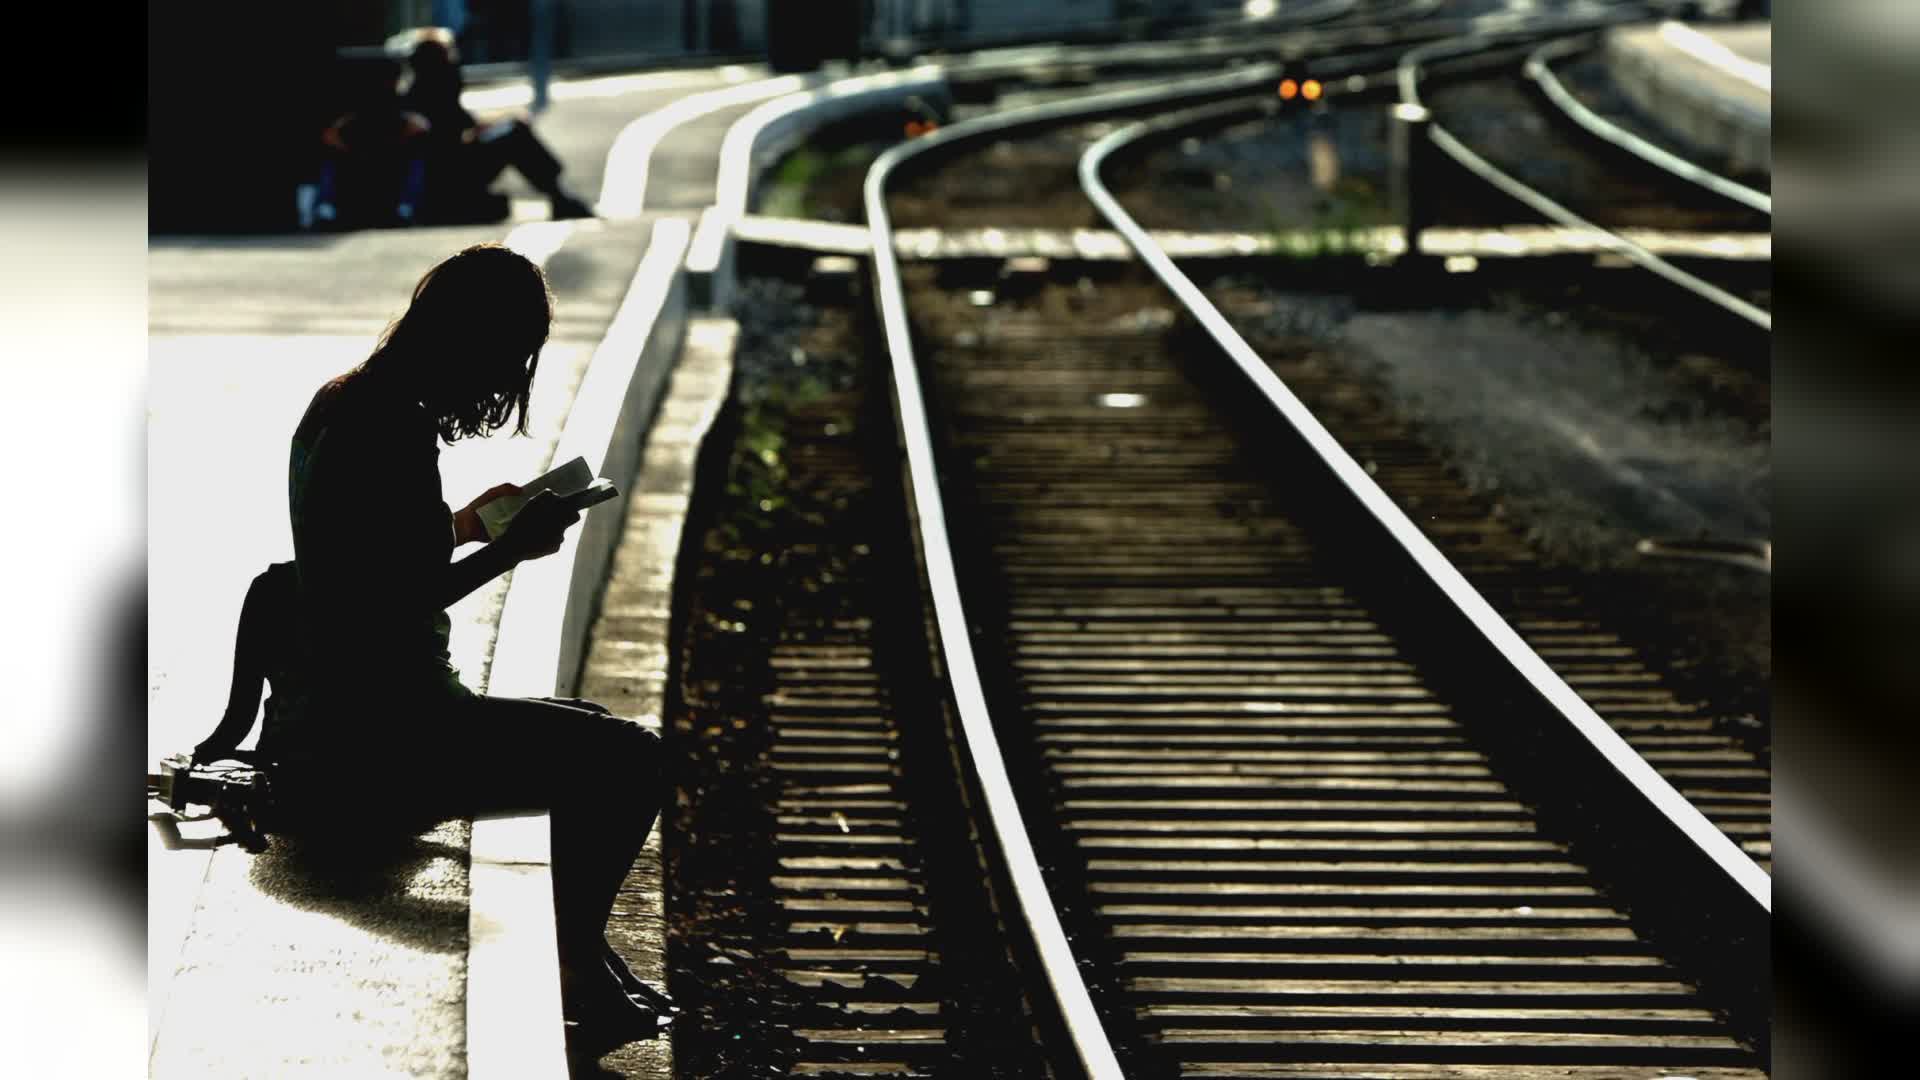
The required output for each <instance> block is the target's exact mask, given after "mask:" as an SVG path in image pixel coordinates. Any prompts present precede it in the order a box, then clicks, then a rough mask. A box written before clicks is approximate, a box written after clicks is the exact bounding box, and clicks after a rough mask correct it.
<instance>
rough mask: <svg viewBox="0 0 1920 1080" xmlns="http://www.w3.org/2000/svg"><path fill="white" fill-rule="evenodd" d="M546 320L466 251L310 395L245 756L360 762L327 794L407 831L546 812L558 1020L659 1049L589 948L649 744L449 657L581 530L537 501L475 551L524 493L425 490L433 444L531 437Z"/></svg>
mask: <svg viewBox="0 0 1920 1080" xmlns="http://www.w3.org/2000/svg"><path fill="white" fill-rule="evenodd" d="M552 322H553V297H552V293H551V291H550V289H549V287H548V284H547V281H546V278H545V275H544V274H543V273H542V272H541V270H540V268H539V267H538V266H537V265H535V264H534V263H532V262H531V261H529V260H528V259H526V258H525V257H523V256H521V255H519V254H518V253H516V252H514V251H511V250H509V249H507V248H505V247H501V246H499V245H497V244H480V245H476V246H474V247H470V248H467V249H466V250H463V251H461V252H459V253H458V254H456V255H453V256H452V257H450V258H448V259H446V260H445V261H443V262H441V263H440V264H439V265H437V266H435V267H434V268H433V269H431V270H429V271H428V272H427V274H426V275H425V276H424V277H422V278H421V279H420V282H419V284H418V286H416V287H415V289H414V291H413V300H412V303H411V304H410V306H409V307H408V308H407V310H406V313H405V314H404V315H402V316H401V317H400V319H399V320H398V321H396V322H395V323H394V324H393V325H392V326H390V327H389V328H388V329H387V331H386V333H385V334H384V335H383V336H382V337H381V339H380V341H379V343H378V345H377V346H376V347H375V349H374V351H373V354H372V355H371V356H370V357H368V358H367V360H366V361H365V362H364V363H362V364H360V365H359V366H358V367H356V368H354V369H353V370H351V371H349V372H347V373H346V374H344V375H341V376H339V377H337V378H335V379H333V380H332V381H330V382H328V383H327V384H326V385H324V386H322V387H321V388H320V390H319V392H318V393H316V394H315V395H314V398H313V401H312V403H311V404H310V405H309V406H308V408H307V411H306V415H305V416H304V417H302V419H301V420H300V423H299V426H298V427H297V428H296V430H295V431H294V434H293V442H292V452H291V456H290V461H289V470H288V494H289V510H290V512H291V517H292V524H293V542H294V569H295V573H294V575H293V594H294V597H295V600H294V608H293V618H292V619H291V620H290V621H291V624H292V627H293V632H292V634H291V637H292V640H293V642H294V645H293V651H294V663H293V666H294V667H295V668H296V669H297V670H296V671H295V672H294V673H293V675H292V677H291V678H290V679H289V680H288V681H289V682H290V684H291V685H290V687H288V688H287V692H282V687H280V686H276V687H275V691H276V693H275V697H276V700H277V702H278V707H277V708H276V709H275V710H274V711H273V712H272V714H270V724H269V728H268V729H267V730H265V731H263V732H262V736H261V745H262V749H263V750H265V749H267V748H268V746H269V745H270V746H271V747H272V756H273V757H274V758H275V759H276V760H280V761H289V762H300V761H306V762H335V763H338V762H341V761H358V762H364V763H366V767H364V768H362V769H357V770H355V772H356V774H357V775H361V776H363V777H364V779H362V780H360V781H358V782H356V783H355V784H353V785H352V787H353V790H351V791H350V792H345V793H342V794H341V795H340V798H341V799H343V800H348V801H360V800H369V801H370V803H371V805H372V806H373V807H375V808H376V810H377V812H379V813H382V814H388V813H390V814H391V815H392V816H394V817H395V818H398V819H401V820H409V821H426V822H427V823H431V822H433V821H436V820H442V819H445V818H449V817H454V816H471V815H474V814H480V813H487V812H498V811H510V810H530V809H546V810H550V811H551V812H552V822H553V825H552V829H553V874H554V905H555V910H556V916H557V922H558V928H559V937H560V942H559V944H560V954H561V955H560V960H561V982H562V989H563V993H564V996H565V1005H566V1013H567V1016H568V1018H569V1020H570V1021H572V1022H575V1023H576V1024H578V1025H580V1026H581V1028H582V1029H586V1030H591V1031H592V1032H594V1033H595V1034H596V1036H598V1035H605V1034H611V1035H614V1036H616V1041H622V1040H624V1039H625V1038H632V1037H646V1036H649V1035H652V1034H654V1033H655V1032H656V1031H657V1030H658V1026H659V1023H660V1022H661V1021H660V1018H661V1017H662V1016H664V1015H665V1013H666V1011H667V1010H668V1009H669V1007H670V1005H669V1003H667V1002H666V1001H665V999H664V998H663V997H662V996H661V995H659V993H658V992H657V991H654V990H652V989H651V988H649V987H647V986H646V985H645V984H644V983H641V982H640V980H638V979H637V978H635V977H634V976H633V974H632V973H631V972H630V971H629V970H628V969H627V967H626V965H625V964H624V963H623V962H622V961H621V960H620V958H619V957H618V955H617V954H615V953H614V951H613V949H612V948H611V947H610V946H609V945H608V944H607V941H606V938H605V936H604V935H605V927H606V921H607V917H608V914H609V912H610V911H611V909H612V906H613V903H614V899H615V895H616V893H617V891H618V889H619V888H620V885H621V882H622V881H623V880H624V878H625V877H626V875H627V872H628V870H629V869H630V867H631V866H632V863H633V860H634V857H635V855H636V854H638V852H639V850H640V847H641V845H642V844H643V843H644V842H645V840H646V837H647V834H648V832H649V831H650V830H651V829H652V827H653V822H654V819H655V817H656V815H657V814H658V813H659V810H660V806H661V802H662V796H663V790H664V781H663V778H662V765H661V750H660V745H659V739H658V737H657V736H655V735H654V734H653V733H652V732H650V731H648V730H647V729H645V728H643V727H641V726H640V725H639V724H638V723H635V722H633V721H630V720H626V719H622V718H620V717H617V716H614V715H612V714H611V713H610V712H608V710H606V709H605V708H602V707H601V706H599V705H596V704H593V703H591V702H586V701H580V700H577V699H559V698H509V697H495V696H488V695H481V694H476V693H474V692H473V691H472V690H470V689H468V688H467V686H466V685H465V684H464V683H462V681H461V679H460V676H459V673H458V672H457V671H456V670H455V669H454V668H453V666H452V665H451V663H450V662H449V659H450V657H449V652H448V636H449V629H450V623H449V620H448V616H447V611H446V609H447V608H448V607H449V606H450V605H452V604H453V603H454V602H455V601H457V600H459V599H460V598H462V597H464V596H466V595H467V594H469V593H471V592H473V591H474V590H475V589H477V588H479V587H480V586H482V585H484V584H486V583H487V582H489V581H491V580H493V579H494V578H495V577H498V576H499V575H501V574H503V573H505V572H507V571H508V570H511V569H513V568H514V567H515V566H517V565H518V564H520V563H522V562H525V561H527V560H529V559H537V558H541V557H543V556H546V555H551V554H553V553H554V552H555V551H557V550H558V549H559V548H560V545H561V541H562V538H563V537H564V535H565V533H566V530H567V529H568V528H569V527H570V526H572V525H573V524H574V523H575V522H576V521H578V520H579V512H578V511H576V510H575V509H573V508H572V507H571V506H570V505H569V504H568V502H567V501H566V500H565V499H564V498H563V497H561V496H558V495H556V494H554V493H553V492H552V491H542V492H539V493H538V494H535V495H534V496H533V497H532V498H531V499H529V500H528V501H527V502H526V504H525V506H524V507H523V508H522V509H521V510H520V511H519V513H518V514H517V515H515V516H514V517H513V518H512V520H511V522H510V523H509V524H507V525H506V526H505V529H504V531H503V532H501V534H500V535H499V537H498V538H497V539H494V540H492V541H491V542H488V541H487V539H486V537H487V533H486V529H485V526H484V524H483V523H482V521H481V520H480V516H479V513H478V510H479V507H481V506H482V505H484V504H486V503H487V502H489V501H491V500H492V499H494V498H496V497H499V496H501V495H504V494H516V493H518V488H517V487H516V486H515V485H512V484H501V485H498V486H495V487H493V488H491V489H490V490H488V491H486V492H484V493H482V494H481V495H480V496H479V497H478V498H476V499H474V500H473V502H471V503H469V504H467V505H466V506H464V507H462V508H461V509H459V510H453V509H451V508H450V507H449V506H448V504H447V503H446V502H445V501H444V500H443V498H442V494H441V484H440V473H439V453H440V449H439V444H440V442H441V441H442V440H445V441H447V442H452V441H454V440H457V439H463V438H471V437H474V436H485V435H491V434H493V433H495V432H498V431H500V430H501V429H503V428H507V427H512V428H513V429H514V430H515V431H516V432H518V433H519V434H525V433H526V425H527V405H528V399H529V395H530V392H531V388H532V385H533V378H534V371H535V368H536V365H537V363H538V360H539V354H540V350H541V348H542V346H543V345H544V344H545V342H546V340H547V334H548V331H549V328H550V327H551V326H552ZM474 544H480V545H482V546H479V547H475V548H473V549H472V550H471V551H469V552H468V553H466V554H464V555H461V556H459V557H458V558H456V557H455V556H456V553H457V552H458V551H459V549H461V548H463V547H468V546H469V545H474ZM296 779H297V777H296ZM309 781H310V782H313V783H317V782H319V781H317V780H315V779H314V778H313V777H311V776H310V777H309ZM363 812H364V811H363Z"/></svg>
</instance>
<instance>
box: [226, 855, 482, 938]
mask: <svg viewBox="0 0 1920 1080" xmlns="http://www.w3.org/2000/svg"><path fill="white" fill-rule="evenodd" d="M467 858H468V855H467V851H466V849H465V848H463V847H459V846H456V845H453V844H448V843H445V842H443V841H440V840H435V839H431V838H429V837H428V836H425V835H416V836H399V835H396V834H392V833H379V832H375V833H370V834H366V835H364V836H362V835H343V836H339V837H332V838H323V837H322V836H321V835H318V834H316V835H314V836H300V837H288V836H275V837H273V839H272V841H271V843H270V845H269V847H268V849H267V850H266V851H265V852H263V853H262V854H261V855H259V856H258V857H256V858H255V859H254V860H253V866H252V869H251V871H250V873H249V875H248V880H249V881H251V883H252V884H253V886H254V887H255V888H257V889H259V890H260V892H261V893H262V894H264V895H266V896H270V897H272V898H274V899H276V900H279V901H281V902H282V903H286V904H290V905H292V906H294V907H297V908H300V909H302V910H306V911H315V912H319V913H321V914H325V915H328V916H331V917H333V918H336V919H339V920H340V921H341V922H344V923H346V924H347V925H349V926H352V927H355V928H356V929H360V930H364V931H366V932H367V933H369V934H374V935H376V936H378V937H382V938H385V939H387V940H389V941H393V942H395V943H398V944H401V945H407V946H410V947H412V948H416V949H421V950H424V951H427V952H435V953H454V952H465V951H466V948H467V914H468V913H467V897H466V895H465V893H466V888H465V885H464V883H463V884H462V885H461V887H460V889H459V893H460V895H458V896H452V895H446V896H429V895H422V892H423V890H421V889H418V888H416V879H423V878H426V877H427V876H428V875H435V868H434V865H433V864H434V863H436V862H438V861H440V860H452V861H453V862H454V863H455V864H457V865H458V867H459V868H460V871H461V873H462V874H463V875H464V872H465V869H466V866H467ZM435 876H441V877H444V875H435ZM449 886H450V883H448V882H445V881H441V882H437V883H435V884H434V885H433V886H431V888H432V890H433V892H435V893H451V892H452V891H453V890H452V889H451V888H450V887H449Z"/></svg>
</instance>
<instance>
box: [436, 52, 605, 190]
mask: <svg viewBox="0 0 1920 1080" xmlns="http://www.w3.org/2000/svg"><path fill="white" fill-rule="evenodd" d="M410 64H411V66H412V69H413V82H412V85H411V86H410V87H409V88H408V90H407V92H406V94H405V96H404V97H403V98H402V104H403V105H404V106H405V107H406V108H407V109H409V110H411V111H413V112H416V113H419V114H420V115H421V116H424V117H426V118H427V123H428V124H429V128H428V131H427V136H426V141H427V202H428V206H429V208H430V210H431V212H432V214H433V216H434V217H436V218H439V219H442V220H461V219H468V218H473V217H487V216H490V215H489V214H488V210H487V207H488V200H489V199H490V198H491V196H489V194H488V187H489V185H491V184H492V183H493V181H494V178H495V177H497V176H499V175H500V173H501V171H502V170H504V169H505V168H506V167H507V166H509V165H511V166H513V168H514V169H516V170H518V171H519V173H520V175H521V176H524V177H526V179H527V182H528V183H530V184H532V185H533V186H534V188H535V189H536V190H538V191H539V192H540V193H541V194H543V195H545V196H546V197H547V199H548V201H549V203H550V205H551V209H552V212H553V216H554V217H555V218H556V219H558V218H580V217H592V216H593V208H592V207H591V206H588V205H587V204H586V203H585V202H584V201H583V200H581V199H580V198H579V197H577V196H575V195H574V194H573V193H572V192H570V191H568V190H567V188H566V186H565V185H564V184H563V183H561V181H560V172H561V166H560V159H558V158H556V157H554V156H553V153H552V151H550V150H548V149H547V147H546V145H545V144H544V143H542V142H541V141H540V137H539V136H538V135H535V134H534V131H533V127H532V126H531V125H530V124H528V123H527V121H526V120H525V119H524V118H522V117H517V116H516V117H508V118H504V119H499V120H494V121H491V122H489V123H484V124H483V123H481V122H480V121H479V120H477V119H475V118H474V116H473V114H472V113H470V112H468V111H467V110H466V108H465V107H464V106H462V105H461V104H460V93H461V91H462V90H463V89H465V85H466V83H465V80H464V79H463V78H462V77H461V74H460V51H459V47H458V46H457V45H455V44H454V40H453V35H452V34H449V33H447V32H445V31H444V30H441V31H437V32H433V31H429V32H426V33H424V34H422V35H421V37H420V40H419V41H418V43H417V44H415V45H414V47H413V53H412V56H411V60H410Z"/></svg>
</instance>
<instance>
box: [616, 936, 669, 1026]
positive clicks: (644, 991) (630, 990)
mask: <svg viewBox="0 0 1920 1080" xmlns="http://www.w3.org/2000/svg"><path fill="white" fill-rule="evenodd" d="M606 960H607V970H609V971H611V972H613V977H614V978H616V979H618V980H620V988H621V989H622V990H625V991H626V992H627V996H628V997H630V998H633V999H634V1000H635V1001H638V1002H639V1003H640V1004H642V1005H645V1006H647V1007H648V1008H650V1009H652V1010H653V1011H655V1012H657V1013H661V1014H662V1015H666V1016H674V1015H677V1014H678V1013H679V1012H680V1006H678V1005H675V1004H674V1003H673V999H672V998H670V997H668V996H667V995H666V994H664V993H662V992H660V991H658V990H655V989H654V988H653V987H651V986H649V985H647V984H646V983H645V982H642V981H641V979H640V976H638V975H635V974H634V973H633V969H632V968H630V967H628V966H627V962H626V961H625V960H623V959H621V958H620V954H619V953H616V952H614V951H613V949H612V947H608V948H607V950H606Z"/></svg>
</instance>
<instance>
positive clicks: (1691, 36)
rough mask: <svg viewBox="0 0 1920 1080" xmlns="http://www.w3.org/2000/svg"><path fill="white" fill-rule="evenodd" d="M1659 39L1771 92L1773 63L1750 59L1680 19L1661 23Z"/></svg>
mask: <svg viewBox="0 0 1920 1080" xmlns="http://www.w3.org/2000/svg"><path fill="white" fill-rule="evenodd" d="M1659 33H1660V40H1662V41H1664V42H1666V43H1667V44H1669V45H1671V46H1673V47H1674V48H1676V49H1679V50H1680V51H1681V52H1683V53H1686V54H1687V55H1688V56H1691V57H1693V58H1694V59H1695V60H1698V61H1700V62H1701V63H1703V64H1706V65H1707V66H1709V67H1713V68H1717V69H1719V70H1720V71H1723V72H1725V73H1727V74H1728V75H1731V76H1733V77H1734V78H1736V79H1739V80H1740V81H1741V82H1744V83H1746V84H1748V85H1749V86H1754V87H1758V88H1759V89H1761V90H1763V91H1765V92H1766V93H1767V95H1768V96H1772V94H1773V66H1772V65H1770V64H1762V63H1760V62H1758V61H1755V60H1749V59H1747V58H1746V57H1744V56H1741V55H1740V54H1739V53H1736V52H1734V51H1733V50H1732V49H1729V48H1727V47H1726V46H1725V45H1722V44H1720V43H1719V42H1717V41H1715V40H1713V39H1712V38H1710V37H1708V36H1707V35H1705V34H1703V33H1701V32H1700V31H1698V30H1695V29H1694V28H1693V27H1691V26H1688V25H1687V24H1686V23H1683V22H1675V21H1673V20H1671V19H1669V20H1667V21H1666V22H1663V23H1661V24H1660V31H1659Z"/></svg>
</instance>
